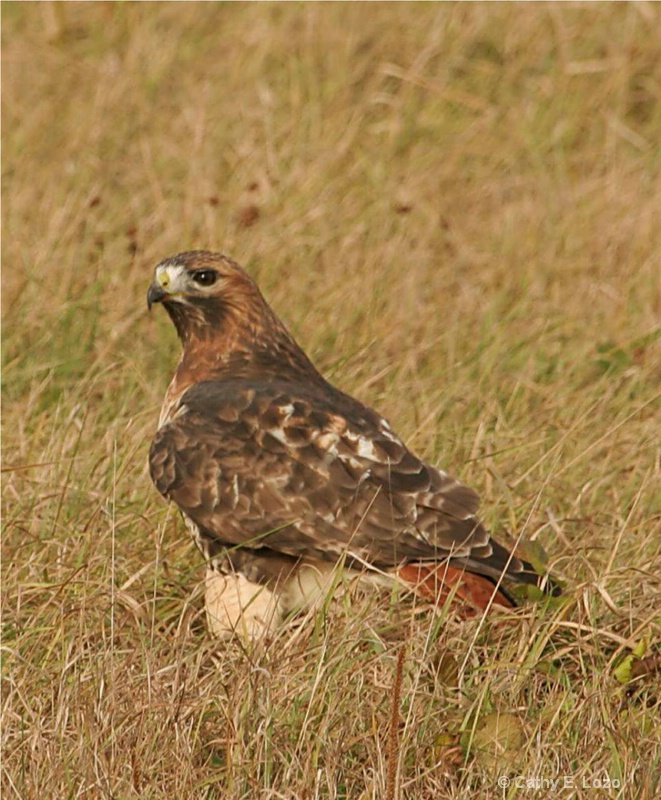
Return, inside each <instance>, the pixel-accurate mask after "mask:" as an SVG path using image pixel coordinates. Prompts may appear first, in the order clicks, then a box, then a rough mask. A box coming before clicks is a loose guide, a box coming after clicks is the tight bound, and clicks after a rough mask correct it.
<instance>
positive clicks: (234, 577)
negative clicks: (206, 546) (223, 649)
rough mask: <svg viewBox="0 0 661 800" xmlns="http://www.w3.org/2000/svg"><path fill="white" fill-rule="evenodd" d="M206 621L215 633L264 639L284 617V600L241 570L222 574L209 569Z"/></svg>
mask: <svg viewBox="0 0 661 800" xmlns="http://www.w3.org/2000/svg"><path fill="white" fill-rule="evenodd" d="M205 605H206V612H207V624H208V626H209V631H210V632H211V634H212V635H213V636H216V637H218V638H219V639H226V638H228V637H231V636H233V635H238V636H240V637H241V638H242V639H249V640H255V639H261V638H262V637H263V636H265V635H267V634H269V633H271V632H272V631H273V630H275V628H276V627H277V625H278V624H279V623H280V621H281V620H282V616H283V609H282V600H281V597H280V595H279V594H278V593H276V592H274V591H272V590H271V589H270V588H269V587H268V586H266V585H265V584H263V583H253V582H252V581H250V580H248V578H246V576H245V575H243V574H241V573H240V572H232V573H229V574H222V573H220V572H217V571H216V570H214V569H213V568H212V567H208V568H207V575H206V580H205Z"/></svg>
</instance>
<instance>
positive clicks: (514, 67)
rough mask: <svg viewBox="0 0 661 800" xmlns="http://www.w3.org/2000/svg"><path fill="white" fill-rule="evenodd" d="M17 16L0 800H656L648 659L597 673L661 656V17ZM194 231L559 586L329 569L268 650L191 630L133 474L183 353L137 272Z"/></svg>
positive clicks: (10, 54)
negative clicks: (483, 592)
mask: <svg viewBox="0 0 661 800" xmlns="http://www.w3.org/2000/svg"><path fill="white" fill-rule="evenodd" d="M2 12H3V28H2V51H3V73H2V90H3V91H2V96H3V126H2V145H3V200H4V202H3V242H2V244H3V257H2V264H3V266H2V290H3V291H2V303H3V329H2V333H3V336H2V339H3V342H2V344H3V372H2V391H3V442H2V447H3V453H2V456H3V457H2V462H3V470H4V471H3V486H2V493H3V533H2V658H3V663H2V680H3V685H2V748H3V751H2V784H1V788H2V794H3V797H18V798H37V797H39V798H42V797H56V798H87V797H89V798H96V797H104V798H116V799H117V800H119V799H120V798H121V799H122V800H123V799H124V798H137V797H140V798H154V799H156V798H170V797H178V798H184V799H185V798H191V799H192V798H222V799H223V800H225V799H226V798H227V799H228V800H231V799H233V798H237V799H238V798H245V800H251V798H264V799H265V800H266V798H301V799H302V800H303V799H305V798H310V800H312V798H329V800H330V799H331V798H335V799H337V800H339V799H340V798H347V800H357V799H358V798H386V800H390V799H389V798H388V796H387V794H386V791H387V790H386V782H387V774H388V769H389V765H390V769H392V765H393V760H396V761H397V765H398V774H397V794H396V796H397V797H398V798H399V800H404V798H413V799H414V800H417V799H418V798H420V799H421V800H424V799H426V798H455V797H468V796H471V797H487V798H488V797H493V798H497V797H498V798H499V797H518V796H521V797H528V796H545V794H544V792H540V791H537V790H534V789H525V788H517V787H516V786H515V783H514V782H513V783H512V784H511V786H510V788H509V789H506V790H503V789H501V788H499V787H498V786H497V783H496V779H497V777H498V776H499V775H505V774H507V775H510V776H512V777H513V778H514V776H516V775H521V776H526V777H530V778H534V777H535V776H537V777H543V778H547V779H555V778H557V777H558V776H564V775H567V776H570V777H571V779H572V780H573V781H574V783H575V788H574V789H573V790H571V791H570V790H567V796H575V797H586V798H587V797H596V796H597V790H595V789H594V788H589V786H590V785H594V780H595V779H597V778H598V779H601V780H602V781H603V779H604V778H605V777H606V776H610V778H611V780H613V781H614V780H617V781H619V782H620V788H619V789H617V788H613V789H609V790H599V791H600V792H601V794H599V796H608V797H620V798H631V797H636V798H638V797H640V798H647V797H649V798H652V797H655V796H657V794H658V792H659V791H660V790H661V786H660V784H659V776H660V775H661V743H660V742H659V735H658V730H657V728H658V716H659V711H660V708H659V703H660V699H659V698H660V695H659V681H658V673H657V674H656V676H654V675H652V676H648V677H647V678H646V679H642V680H641V681H639V684H640V685H639V686H637V687H633V686H632V687H622V686H621V685H620V684H619V683H618V682H617V680H616V679H615V677H614V674H613V671H614V668H615V666H616V664H617V663H618V661H619V660H620V659H621V658H622V657H623V656H624V655H625V654H627V653H628V652H629V650H630V649H631V648H632V647H633V646H634V645H635V644H636V643H638V642H640V641H641V640H642V639H643V638H644V637H647V638H648V639H649V642H650V645H649V646H650V651H649V652H652V653H654V652H658V648H659V646H660V643H661V611H660V607H661V603H660V597H661V579H660V575H661V544H660V542H661V481H660V477H661V463H660V460H659V459H660V457H661V451H660V449H659V429H660V420H661V327H660V322H659V320H660V318H661V269H659V253H660V252H661V226H660V225H659V197H660V196H661V169H660V167H661V163H660V161H661V159H660V155H661V148H660V147H659V141H661V60H660V58H659V35H658V31H659V29H660V28H661V14H660V12H659V9H658V8H657V7H656V6H655V5H643V4H614V5H611V4H595V5H592V4H551V5H538V4H535V5H530V6H528V5H509V4H502V5H501V4H494V5H492V4H453V3H448V4H441V5H436V4H393V5H388V4H327V5H326V4H260V5H252V4H145V5H142V4H135V3H124V4H111V3H96V4H65V5H57V4H52V3H45V4H21V3H4V4H3V8H2ZM251 207H255V208H256V209H257V214H255V212H254V211H246V210H247V209H250V208H251ZM251 217H252V219H251ZM246 221H248V222H251V223H252V224H246ZM191 247H203V248H210V249H219V250H222V251H223V252H225V253H227V254H228V255H231V256H232V257H234V258H235V259H237V260H238V261H239V262H241V263H242V264H244V265H245V266H246V267H247V268H248V269H249V271H250V272H251V273H252V274H253V275H254V276H255V277H256V278H257V280H258V281H259V283H260V286H261V287H262V289H263V290H264V292H265V294H266V296H267V298H268V299H269V301H270V302H271V303H272V305H273V306H274V308H275V309H276V311H277V312H278V313H279V314H280V316H282V317H283V319H284V320H285V321H286V322H287V324H288V325H289V326H290V328H291V329H292V330H293V331H294V333H295V335H296V337H297V338H298V339H299V341H300V342H301V344H303V345H304V347H305V349H306V350H307V351H308V353H309V354H310V355H311V356H312V358H313V359H314V360H315V362H316V363H317V364H318V365H319V366H320V367H321V368H322V370H323V371H324V373H325V374H326V375H328V376H329V377H330V378H331V379H332V380H333V381H334V382H335V383H337V384H338V385H339V386H341V387H342V388H343V389H345V390H347V391H350V392H352V393H354V394H356V395H357V396H359V397H360V398H361V399H362V400H364V401H366V402H368V403H370V404H372V405H374V406H376V407H377V408H379V410H381V411H382V412H383V413H384V414H386V416H388V418H389V419H390V420H391V422H392V423H393V425H394V427H395V429H396V430H397V431H398V432H399V433H400V434H401V435H402V436H403V437H405V438H406V439H407V440H408V441H409V442H410V444H411V446H412V448H413V449H414V450H416V451H417V452H418V453H420V454H421V455H423V456H425V457H426V458H428V459H430V460H432V461H434V462H436V463H439V464H442V465H443V466H444V467H445V468H447V469H449V470H450V471H451V472H453V473H454V474H456V475H457V476H458V477H460V478H461V479H463V480H464V481H465V482H467V483H469V484H470V485H472V486H473V487H475V488H476V489H477V490H479V492H480V494H481V496H482V499H483V517H484V519H485V521H486V522H487V523H488V524H489V526H490V527H492V528H493V529H494V531H496V532H497V533H498V534H499V535H500V537H501V538H503V539H507V538H508V536H509V534H508V531H512V532H514V533H515V534H518V533H520V532H521V533H522V535H523V537H524V539H535V540H537V541H538V542H540V543H541V544H542V545H543V547H544V549H545V550H546V551H547V552H548V553H549V555H550V560H551V563H552V565H553V568H554V570H555V571H556V572H557V573H558V575H560V576H561V577H562V578H563V580H565V581H566V583H567V587H568V588H567V595H568V597H569V598H570V601H569V603H568V605H567V606H565V607H563V608H560V609H555V610H553V609H544V608H539V607H530V608H527V609H525V610H524V611H522V612H519V614H518V616H517V619H516V621H515V622H514V623H513V624H511V625H503V624H501V623H500V622H499V621H497V620H477V621H470V622H461V621H459V620H457V619H455V618H453V617H452V616H451V615H450V616H448V615H442V616H440V617H439V616H436V615H434V614H433V613H432V611H431V609H430V608H429V607H428V606H424V605H422V604H419V603H415V602H414V601H412V600H411V599H410V598H407V597H402V598H396V597H389V596H387V595H386V596H384V595H363V594H361V593H359V592H357V591H355V590H352V589H350V588H349V590H348V591H347V592H344V593H342V592H341V593H339V594H340V596H338V597H337V598H335V599H334V600H333V601H332V602H329V604H328V606H327V608H326V609H325V612H324V613H322V614H319V615H317V616H316V617H309V618H305V619H303V620H296V621H293V622H292V623H291V625H290V626H289V627H287V628H285V629H284V630H283V631H282V634H281V635H280V636H279V637H278V638H277V640H276V641H275V642H273V643H272V644H271V645H270V646H269V647H268V648H267V650H266V651H257V652H246V651H244V650H242V649H241V648H240V647H239V646H238V644H233V645H232V646H227V645H222V646H221V645H218V644H216V643H214V642H213V641H211V640H210V639H209V637H208V635H207V634H206V632H205V627H204V620H203V613H202V601H201V593H200V580H201V577H202V564H201V562H200V558H199V557H198V554H197V553H196V551H195V550H194V548H193V546H192V544H191V543H189V541H188V539H187V535H186V533H185V531H184V529H183V526H182V525H181V524H180V521H179V519H178V518H177V515H176V514H175V513H174V511H173V510H172V509H169V510H168V509H167V508H166V507H165V506H164V504H163V503H162V501H161V500H160V498H159V497H158V496H157V493H156V491H155V490H154V489H153V487H152V486H151V484H150V481H149V477H148V474H147V470H146V459H147V451H148V447H149V442H150V438H151V436H152V435H153V432H154V429H155V425H156V420H157V417H158V408H159V405H160V401H161V398H162V395H163V393H164V391H165V387H166V385H167V382H168V381H169V378H170V375H171V373H172V371H173V368H174V365H175V363H176V359H177V357H178V344H177V342H176V340H175V334H174V331H173V330H172V328H171V326H170V324H169V322H168V320H167V319H166V318H165V315H164V314H160V313H155V314H153V315H152V317H149V316H148V314H147V311H146V307H145V295H146V289H147V286H148V284H149V282H150V280H151V275H152V270H153V267H154V265H155V264H156V263H157V262H158V261H159V260H161V259H162V258H164V257H166V256H169V255H173V254H174V253H176V252H179V251H181V250H184V249H189V248H191ZM404 643H406V644H405V646H406V651H405V654H404V662H403V671H402V675H401V692H399V693H398V692H396V691H395V690H394V687H395V684H396V672H397V669H396V663H397V658H398V654H399V652H400V648H401V647H402V646H403V645H404ZM398 694H399V696H398ZM393 696H394V697H395V699H396V700H398V715H399V726H398V739H397V746H396V747H393V741H394V737H393V736H392V735H391V732H390V727H391V718H392V713H393V708H392V706H393ZM496 712H497V713H499V714H500V715H502V717H501V718H502V719H503V720H506V721H509V722H508V724H510V725H511V726H512V729H513V731H514V733H513V734H512V738H507V739H506V738H504V736H503V735H502V734H499V737H498V738H499V743H500V746H501V748H502V749H503V752H502V753H501V754H500V755H498V757H497V758H496V759H495V760H494V757H493V755H492V753H491V751H490V749H489V748H490V746H489V745H488V744H485V741H486V740H488V738H489V736H488V726H489V721H490V720H492V719H493V717H492V715H493V714H494V713H496ZM508 736H509V735H508ZM508 742H509V745H508ZM590 782H592V784H591V783H590ZM584 784H585V785H584ZM572 792H573V793H572Z"/></svg>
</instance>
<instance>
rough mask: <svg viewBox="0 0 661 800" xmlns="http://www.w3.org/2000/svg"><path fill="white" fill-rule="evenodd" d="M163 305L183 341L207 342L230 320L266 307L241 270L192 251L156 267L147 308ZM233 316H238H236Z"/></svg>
mask: <svg viewBox="0 0 661 800" xmlns="http://www.w3.org/2000/svg"><path fill="white" fill-rule="evenodd" d="M154 303H163V305H164V306H165V309H166V311H167V312H168V314H169V315H170V317H171V318H172V321H173V322H174V324H175V327H176V328H177V332H178V333H179V336H180V338H181V339H182V340H183V341H184V342H186V341H187V339H189V338H190V337H191V336H192V335H193V336H196V337H200V338H206V337H207V336H208V335H211V334H212V333H213V332H214V331H217V330H218V328H219V327H221V326H223V325H224V324H225V323H226V322H227V321H228V319H229V317H232V316H233V317H234V318H235V319H236V318H243V320H244V321H246V318H249V317H250V316H252V315H251V311H252V310H253V309H254V307H255V306H257V307H260V310H261V307H262V306H265V305H266V303H265V302H264V300H263V298H262V296H261V294H260V292H259V289H258V288H257V286H256V285H255V283H254V282H253V281H252V279H251V278H250V277H249V276H248V275H247V273H246V272H244V270H243V269H241V267H240V266H239V265H238V264H236V263H235V262H234V261H232V260H231V259H229V258H227V257H226V256H224V255H222V254H220V253H210V252H207V251H206V250H192V251H190V252H187V253H179V255H177V256H173V257H172V258H166V259H165V261H161V263H160V264H159V265H158V266H157V267H156V273H155V276H154V282H153V283H152V284H151V286H150V287H149V291H148V292H147V305H148V307H149V308H150V309H151V307H152V305H153V304H154ZM233 312H236V313H234V314H233Z"/></svg>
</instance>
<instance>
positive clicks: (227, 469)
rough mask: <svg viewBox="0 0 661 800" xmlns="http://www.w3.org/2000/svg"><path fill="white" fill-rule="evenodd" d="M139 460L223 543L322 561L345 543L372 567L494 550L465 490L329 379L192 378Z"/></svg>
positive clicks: (481, 555)
mask: <svg viewBox="0 0 661 800" xmlns="http://www.w3.org/2000/svg"><path fill="white" fill-rule="evenodd" d="M150 471H151V475H152V479H153V481H154V483H155V484H156V486H157V488H158V490H159V491H160V492H161V494H163V495H164V496H165V497H167V498H169V499H171V500H172V501H174V502H175V503H176V504H177V505H178V506H179V508H180V509H181V510H182V511H183V512H184V514H185V515H187V516H188V517H190V518H191V519H192V520H193V521H194V522H195V523H196V524H197V525H198V526H199V527H200V529H201V530H203V531H205V532H206V533H207V535H211V536H214V537H215V539H216V541H217V542H220V543H223V544H226V545H246V544H249V546H251V547H268V548H269V549H271V550H274V551H276V552H280V553H283V554H286V555H292V556H297V557H298V556H313V557H315V558H317V559H332V560H335V559H337V557H338V555H339V554H340V553H342V552H346V553H347V555H348V557H349V560H351V558H352V557H353V558H355V559H356V560H364V561H367V562H370V563H373V564H376V565H379V566H382V567H390V566H396V565H398V564H401V563H403V562H405V561H410V560H424V559H430V560H431V559H433V560H438V559H442V558H445V557H451V558H452V559H453V561H457V562H460V563H461V562H464V563H468V562H469V561H470V562H471V564H473V562H475V563H478V564H482V563H484V562H485V560H486V559H489V558H490V557H492V555H493V554H494V552H495V551H494V547H493V544H492V541H491V539H490V537H489V535H488V534H487V532H486V531H485V529H484V528H483V527H482V525H480V523H479V522H478V521H477V520H476V518H475V516H474V515H475V511H476V510H477V506H478V499H477V496H476V495H475V493H474V492H473V491H472V490H470V489H468V488H467V487H465V486H463V485H462V484H461V483H459V482H458V481H456V480H454V479H453V478H451V477H449V476H448V475H446V474H445V473H444V472H442V471H440V470H437V469H435V468H434V467H431V466H429V465H427V464H425V463H424V462H422V461H421V460H420V459H418V458H417V457H416V456H415V455H413V454H412V453H411V452H410V451H409V450H407V448H406V447H405V446H404V444H403V443H402V442H401V440H400V439H399V438H398V437H397V436H396V435H395V434H394V433H393V431H392V430H391V429H390V427H389V425H388V424H387V422H386V421H385V420H383V419H382V418H381V417H379V416H378V415H377V414H376V413H375V412H373V411H371V410H370V409H368V408H366V407H365V406H363V405H361V404H360V403H358V402H357V401H355V400H353V399H351V398H349V397H347V396H346V395H344V394H342V393H341V392H338V391H337V390H335V389H333V388H332V387H330V386H329V385H328V384H325V385H323V386H321V387H318V386H312V387H310V386H305V387H303V386H302V385H295V384H288V383H285V382H277V381H271V382H269V383H257V382H254V381H253V382H251V381H250V380H247V379H234V380H227V381H222V382H221V381H208V382H205V383H201V384H198V385H197V386H195V387H193V388H192V389H190V390H188V392H187V393H186V394H185V395H184V397H183V398H182V405H181V411H180V413H178V414H177V415H176V417H175V418H174V419H173V420H172V421H171V422H170V423H168V424H166V425H164V426H163V427H162V428H161V429H160V430H159V431H158V433H157V435H156V438H155V440H154V443H153V445H152V448H151V452H150ZM503 552H505V551H503ZM515 561H516V560H515ZM496 566H498V565H496ZM502 566H504V564H503V565H502ZM473 568H474V567H473ZM501 568H502V567H501ZM490 570H491V571H493V572H496V574H499V570H496V569H495V567H494V568H493V569H492V568H491V567H489V566H488V564H487V566H485V568H484V569H483V570H482V571H484V572H485V573H486V574H488V573H489V572H490ZM513 571H518V569H515V570H513Z"/></svg>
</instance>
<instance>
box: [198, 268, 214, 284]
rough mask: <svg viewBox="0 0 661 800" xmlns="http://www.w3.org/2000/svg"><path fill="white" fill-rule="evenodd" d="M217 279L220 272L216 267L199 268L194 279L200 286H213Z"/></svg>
mask: <svg viewBox="0 0 661 800" xmlns="http://www.w3.org/2000/svg"><path fill="white" fill-rule="evenodd" d="M217 279H218V273H217V272H216V270H215V269H198V270H197V272H194V273H193V280H194V281H195V283H199V284H200V286H213V284H214V283H215V282H216V280H217Z"/></svg>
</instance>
